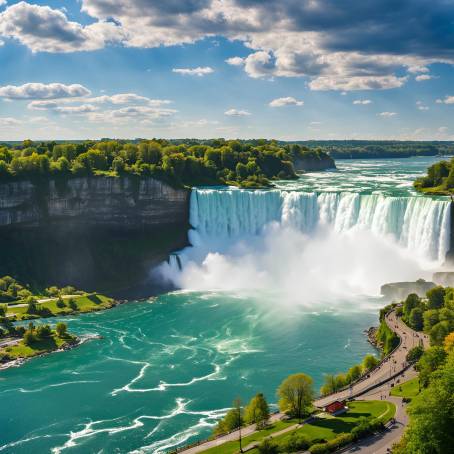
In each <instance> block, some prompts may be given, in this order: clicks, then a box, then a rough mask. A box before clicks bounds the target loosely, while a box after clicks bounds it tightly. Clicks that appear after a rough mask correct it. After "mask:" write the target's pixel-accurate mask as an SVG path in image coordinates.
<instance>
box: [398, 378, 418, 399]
mask: <svg viewBox="0 0 454 454" xmlns="http://www.w3.org/2000/svg"><path fill="white" fill-rule="evenodd" d="M418 394H419V379H418V377H415V378H412V379H411V380H408V381H406V382H404V383H401V384H400V385H398V386H394V388H392V389H391V396H398V397H406V398H408V399H411V398H413V397H416V396H417V395H418Z"/></svg>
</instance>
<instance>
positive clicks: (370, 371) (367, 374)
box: [315, 310, 408, 400]
mask: <svg viewBox="0 0 454 454" xmlns="http://www.w3.org/2000/svg"><path fill="white" fill-rule="evenodd" d="M391 312H394V310H391V311H389V312H388V313H386V315H385V318H386V317H387V316H388V315H389V314H391ZM397 337H398V338H399V343H398V344H397V345H396V346H395V347H394V348H393V349H392V350H391V351H390V352H389V353H388V354H387V355H386V356H384V357H383V358H382V359H381V360H380V362H379V363H377V365H376V366H375V367H373V368H372V369H370V370H368V371H367V372H366V373H364V374H363V375H361V376H360V377H358V378H357V379H356V380H355V381H352V382H351V383H350V384H348V385H346V386H343V387H342V388H339V389H337V390H336V391H333V392H331V393H329V394H325V395H324V396H318V397H317V398H316V399H315V400H321V399H325V398H326V397H329V396H332V395H334V394H338V393H340V392H343V391H348V390H349V389H350V388H352V387H353V386H355V385H357V384H359V383H361V382H362V381H364V380H367V379H368V378H370V375H371V374H372V373H373V372H374V371H376V370H378V369H380V367H381V366H382V365H383V364H384V363H385V362H386V361H388V359H389V358H390V357H391V356H392V355H393V354H394V353H395V352H396V351H397V349H398V348H399V347H400V346H401V344H402V338H401V337H400V336H397ZM407 369H408V366H407V367H406V368H404V369H401V370H400V372H402V371H404V370H407ZM400 372H398V374H399V373H400ZM389 380H390V378H389V379H386V380H382V381H381V383H386V382H387V381H389ZM361 394H364V393H363V392H362V391H361V392H360V393H359V394H352V397H355V396H360V395H361Z"/></svg>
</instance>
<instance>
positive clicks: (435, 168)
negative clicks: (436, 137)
mask: <svg viewBox="0 0 454 454" xmlns="http://www.w3.org/2000/svg"><path fill="white" fill-rule="evenodd" d="M453 164H454V158H453V159H451V160H449V161H440V162H436V163H435V164H432V165H431V166H430V167H429V168H428V169H427V175H425V176H423V177H420V178H417V179H416V180H415V182H414V187H415V189H416V190H418V191H421V192H425V193H429V194H430V193H433V194H451V193H453V192H454V165H453Z"/></svg>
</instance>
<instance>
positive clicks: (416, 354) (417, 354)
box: [405, 345, 424, 363]
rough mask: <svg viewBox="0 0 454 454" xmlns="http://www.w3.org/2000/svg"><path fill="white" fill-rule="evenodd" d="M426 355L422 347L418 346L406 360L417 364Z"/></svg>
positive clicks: (409, 353) (410, 352)
mask: <svg viewBox="0 0 454 454" xmlns="http://www.w3.org/2000/svg"><path fill="white" fill-rule="evenodd" d="M423 353H424V348H423V347H421V346H419V345H418V346H417V347H413V348H412V349H411V350H410V351H409V352H408V353H407V356H406V358H405V359H406V360H407V361H408V362H409V363H415V362H417V361H419V358H421V356H422V355H423Z"/></svg>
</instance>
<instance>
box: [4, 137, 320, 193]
mask: <svg viewBox="0 0 454 454" xmlns="http://www.w3.org/2000/svg"><path fill="white" fill-rule="evenodd" d="M324 155H325V154H324V152H322V151H320V150H309V149H307V148H306V147H303V146H300V145H298V144H287V145H284V146H282V145H278V144H277V142H275V141H256V142H255V143H249V142H240V141H237V140H230V141H226V140H223V139H217V140H211V141H205V142H204V143H197V142H193V141H188V142H187V143H172V142H170V141H167V140H162V139H153V140H141V141H139V142H135V143H134V142H127V141H121V140H101V141H84V142H75V143H57V142H32V141H31V140H25V141H23V142H22V143H19V144H4V145H2V146H0V182H6V181H10V180H18V179H20V180H23V179H29V180H32V181H34V180H45V179H49V178H63V179H68V178H71V177H80V176H97V175H105V176H121V175H133V176H138V177H146V176H152V177H155V178H157V179H160V180H164V181H166V182H168V183H170V184H172V185H173V186H176V187H184V186H193V185H224V184H225V185H236V186H241V187H246V188H247V187H263V186H268V185H269V184H270V181H271V180H273V179H292V178H296V173H295V169H294V167H293V164H292V161H293V160H294V159H295V158H296V157H303V156H304V157H309V158H314V159H320V158H321V157H322V156H324Z"/></svg>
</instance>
